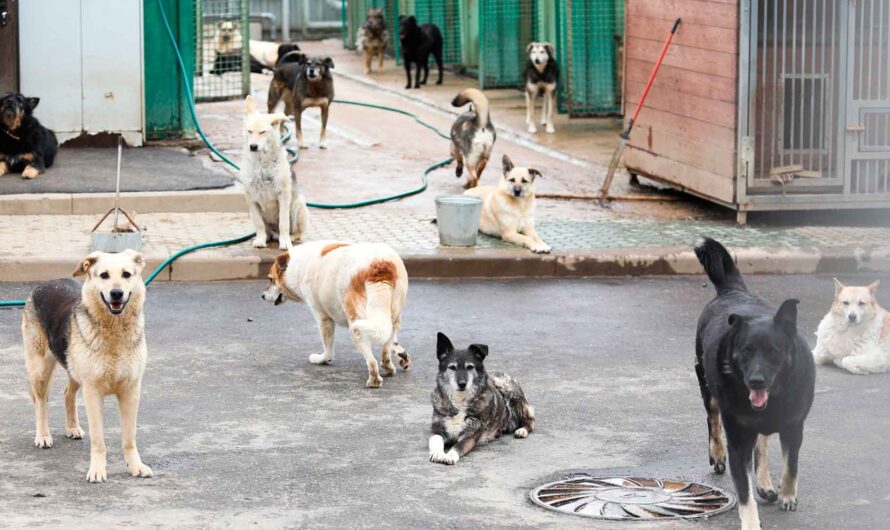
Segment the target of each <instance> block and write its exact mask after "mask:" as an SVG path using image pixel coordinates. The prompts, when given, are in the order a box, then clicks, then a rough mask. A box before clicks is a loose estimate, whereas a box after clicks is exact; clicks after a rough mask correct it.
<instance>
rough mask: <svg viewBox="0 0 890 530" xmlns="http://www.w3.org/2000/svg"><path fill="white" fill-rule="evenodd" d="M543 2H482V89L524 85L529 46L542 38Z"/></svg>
mask: <svg viewBox="0 0 890 530" xmlns="http://www.w3.org/2000/svg"><path fill="white" fill-rule="evenodd" d="M544 1H546V0H544ZM541 3H542V2H540V1H538V0H480V3H479V35H480V38H479V85H480V87H481V88H496V87H512V86H519V85H522V84H524V82H525V79H524V71H525V63H526V61H527V58H528V56H527V55H526V52H525V50H526V47H527V46H528V43H530V42H533V41H536V40H539V39H540V38H541V37H540V35H539V31H538V27H539V22H538V21H539V18H540V14H541V13H540V12H541V5H540V4H541Z"/></svg>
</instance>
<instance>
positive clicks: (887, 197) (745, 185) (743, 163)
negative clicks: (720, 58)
mask: <svg viewBox="0 0 890 530" xmlns="http://www.w3.org/2000/svg"><path fill="white" fill-rule="evenodd" d="M740 12H741V13H742V17H741V20H740V23H741V28H740V34H741V37H740V54H741V55H740V72H739V74H740V80H739V91H740V92H739V95H740V97H739V102H740V105H741V106H742V107H741V108H740V110H739V122H740V123H739V133H738V134H739V139H738V142H739V152H740V170H739V171H740V176H739V178H738V179H737V186H738V196H739V202H740V203H742V205H743V206H744V207H745V208H747V209H752V210H753V209H801V208H835V207H844V208H850V207H876V206H890V3H888V2H887V0H857V1H850V0H744V1H743V2H742V5H741V11H740Z"/></svg>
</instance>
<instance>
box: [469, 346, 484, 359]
mask: <svg viewBox="0 0 890 530" xmlns="http://www.w3.org/2000/svg"><path fill="white" fill-rule="evenodd" d="M468 349H469V350H470V351H471V352H472V353H473V356H474V357H476V360H478V361H480V362H481V361H484V360H485V358H486V357H488V346H486V345H485V344H470V347H469V348H468Z"/></svg>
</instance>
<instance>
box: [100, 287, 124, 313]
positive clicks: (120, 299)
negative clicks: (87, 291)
mask: <svg viewBox="0 0 890 530" xmlns="http://www.w3.org/2000/svg"><path fill="white" fill-rule="evenodd" d="M100 296H102V301H103V302H105V306H106V307H107V308H108V310H109V311H111V314H112V315H119V314H121V313H123V312H124V307H126V305H127V302H129V301H130V299H129V298H126V299H125V298H124V291H123V290H122V289H112V290H111V291H110V292H109V293H108V298H109V299H106V298H105V294H104V293H100Z"/></svg>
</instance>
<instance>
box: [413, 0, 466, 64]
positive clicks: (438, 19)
mask: <svg viewBox="0 0 890 530" xmlns="http://www.w3.org/2000/svg"><path fill="white" fill-rule="evenodd" d="M412 3H413V4H414V5H413V11H411V10H410V7H411V6H410V4H412ZM407 4H408V7H409V9H406V12H405V14H406V15H409V14H413V15H414V16H415V17H417V23H418V24H427V23H430V22H432V23H433V24H435V25H436V26H438V27H439V31H441V32H442V39H443V41H444V47H443V49H442V61H443V62H444V63H445V64H464V63H465V58H464V56H463V46H462V39H463V33H462V31H461V25H462V20H463V18H464V17H463V16H462V8H463V6H462V5H461V4H462V2H461V1H460V0H414V1H413V2H407ZM432 60H433V59H432V57H430V61H432Z"/></svg>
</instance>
